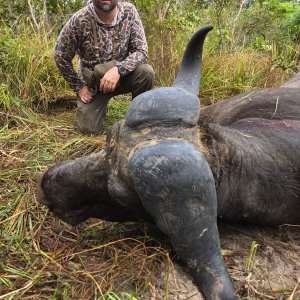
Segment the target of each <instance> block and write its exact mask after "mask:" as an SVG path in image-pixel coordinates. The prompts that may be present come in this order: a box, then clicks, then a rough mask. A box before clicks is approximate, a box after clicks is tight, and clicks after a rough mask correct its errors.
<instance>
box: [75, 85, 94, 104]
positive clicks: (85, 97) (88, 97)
mask: <svg viewBox="0 0 300 300" xmlns="http://www.w3.org/2000/svg"><path fill="white" fill-rule="evenodd" d="M78 97H79V98H80V100H81V101H82V102H83V103H90V102H92V100H93V94H92V92H91V91H90V90H89V88H88V87H87V86H86V85H85V86H84V87H82V89H81V90H80V91H79V92H78Z"/></svg>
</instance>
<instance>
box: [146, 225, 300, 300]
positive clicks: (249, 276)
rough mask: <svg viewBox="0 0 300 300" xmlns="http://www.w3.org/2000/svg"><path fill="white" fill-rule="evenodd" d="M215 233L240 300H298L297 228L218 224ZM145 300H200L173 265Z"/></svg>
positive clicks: (299, 244)
mask: <svg viewBox="0 0 300 300" xmlns="http://www.w3.org/2000/svg"><path fill="white" fill-rule="evenodd" d="M219 230H220V236H221V245H222V250H224V252H225V255H224V258H225V262H226V264H227V267H228V269H229V272H230V275H231V277H232V278H233V280H234V285H235V287H236V290H237V292H238V294H239V295H240V297H241V298H242V299H281V300H283V299H289V300H292V299H298V300H299V299H300V286H299V283H300V227H299V226H290V225H283V226H281V227H279V228H262V227H255V226H246V225H235V224H230V225H228V224H220V226H219ZM252 243H253V245H257V251H256V254H255V255H254V257H253V259H252V260H251V261H250V262H249V258H250V250H251V245H252ZM247 264H248V266H247ZM165 269H167V266H165ZM166 282H167V283H168V289H167V288H166ZM148 297H149V298H146V299H151V300H164V299H169V300H187V299H189V300H200V299H204V298H203V297H202V295H201V293H200V292H199V291H198V289H197V288H196V286H195V285H194V283H193V281H192V279H191V278H190V277H189V276H188V275H187V274H186V273H185V272H184V270H183V269H182V268H181V267H180V266H179V265H178V264H177V263H174V264H173V266H172V267H171V268H170V272H164V273H162V274H160V275H159V276H158V277H157V279H156V282H155V283H154V285H153V287H152V290H151V295H150V296H148Z"/></svg>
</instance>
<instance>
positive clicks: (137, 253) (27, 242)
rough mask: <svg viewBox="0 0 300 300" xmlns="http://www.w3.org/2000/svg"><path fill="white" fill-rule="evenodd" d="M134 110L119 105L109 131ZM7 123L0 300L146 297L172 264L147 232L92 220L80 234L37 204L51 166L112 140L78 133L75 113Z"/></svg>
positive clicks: (2, 138)
mask: <svg viewBox="0 0 300 300" xmlns="http://www.w3.org/2000/svg"><path fill="white" fill-rule="evenodd" d="M115 103H116V102H115ZM127 106H128V101H127V100H126V99H125V100H121V101H120V102H117V104H116V105H114V101H112V103H111V104H110V106H109V113H108V116H107V124H106V126H108V123H109V122H114V121H115V120H116V118H119V117H120V116H121V115H122V116H123V115H124V113H125V111H126V108H127ZM0 120H1V128H2V129H1V135H0V143H1V147H0V149H1V156H0V161H1V165H2V168H1V170H0V178H1V179H0V189H1V195H0V228H1V229H0V234H1V235H0V253H1V254H0V282H1V284H0V299H92V298H91V295H93V299H103V300H104V299H113V298H112V297H115V299H116V300H117V299H118V298H117V297H121V296H122V297H123V298H122V299H132V300H134V299H136V298H135V297H138V295H142V294H144V293H145V291H146V290H147V282H148V281H149V280H151V278H153V276H154V275H155V274H156V272H157V271H158V270H159V266H160V263H161V262H162V261H166V260H168V259H169V258H168V254H167V252H166V250H165V248H162V246H161V245H160V243H159V242H157V241H155V240H153V239H151V238H150V237H149V236H148V234H147V232H146V231H145V230H146V229H144V227H143V226H140V228H139V229H138V228H136V225H133V224H127V225H126V226H125V225H122V224H114V223H108V222H103V221H99V220H97V221H96V220H91V221H89V222H87V223H85V224H84V225H82V226H79V227H78V228H73V227H70V226H68V225H66V224H64V223H63V222H61V221H59V220H57V219H56V218H54V217H53V216H52V215H50V214H49V213H48V211H47V210H46V209H45V207H43V206H41V205H39V204H38V202H37V198H36V188H37V182H38V178H39V176H40V174H41V173H42V172H43V171H44V170H45V169H46V168H47V167H48V166H50V165H52V164H53V163H55V162H58V161H61V160H66V159H73V158H75V157H78V156H82V155H87V154H89V153H92V152H95V151H97V150H99V149H100V148H101V147H103V144H104V140H105V136H103V135H102V136H99V137H97V138H94V137H90V136H83V135H81V134H79V133H78V132H76V130H74V125H75V112H74V111H65V112H59V113H57V114H56V113H53V114H50V115H45V114H38V113H36V112H33V111H32V110H30V109H22V110H21V111H20V112H19V113H18V114H15V113H13V112H9V113H6V114H4V113H1V114H0ZM132 232H135V235H134V236H135V238H132ZM128 289H129V290H128ZM130 289H132V290H130ZM122 290H123V294H118V293H119V292H122ZM116 291H118V292H116ZM125 291H128V294H124V292H125ZM124 297H125V298H124ZM126 297H127V298H126Z"/></svg>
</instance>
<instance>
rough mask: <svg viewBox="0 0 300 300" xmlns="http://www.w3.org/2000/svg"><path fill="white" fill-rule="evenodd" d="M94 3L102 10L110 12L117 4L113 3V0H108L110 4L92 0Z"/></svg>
mask: <svg viewBox="0 0 300 300" xmlns="http://www.w3.org/2000/svg"><path fill="white" fill-rule="evenodd" d="M95 2H96V3H95ZM94 5H95V6H96V7H97V8H99V9H101V10H102V11H105V12H110V11H112V10H113V9H114V8H115V7H116V6H117V3H115V1H112V2H110V4H102V3H99V2H97V1H94Z"/></svg>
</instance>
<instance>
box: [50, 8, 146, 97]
mask: <svg viewBox="0 0 300 300" xmlns="http://www.w3.org/2000/svg"><path fill="white" fill-rule="evenodd" d="M91 18H94V19H95V20H96V22H94V23H96V34H97V42H96V43H97V44H98V48H99V49H98V50H97V49H95V41H94V32H93V28H92V27H93V26H92V22H91ZM116 24H118V25H117V26H115V25H107V24H103V23H102V22H101V21H100V19H99V18H98V17H97V15H96V12H95V10H94V8H93V6H92V5H91V2H90V5H88V6H86V7H85V8H82V9H81V10H79V11H78V12H76V13H75V14H74V15H73V16H72V17H71V18H70V20H69V21H68V22H67V23H66V25H65V26H64V28H63V29H62V31H61V33H60V35H59V37H58V40H57V44H56V47H55V51H54V59H55V62H56V64H57V66H58V68H59V70H60V71H61V73H62V74H63V76H64V78H65V79H66V81H67V82H68V84H69V85H70V87H71V88H72V89H73V90H74V91H78V90H79V89H80V88H81V87H83V86H84V85H86V83H85V82H84V80H83V78H82V76H81V72H80V70H81V67H85V66H86V67H90V68H92V67H93V66H95V65H96V64H99V63H100V64H101V63H105V62H108V61H111V60H112V59H115V60H116V61H117V66H121V68H122V70H123V75H126V74H128V73H130V72H132V71H133V70H134V69H135V68H136V67H137V66H138V65H139V64H142V63H145V62H146V61H147V59H148V47H147V42H146V37H145V33H144V28H143V25H142V22H141V19H140V17H139V14H138V12H137V10H136V8H135V7H134V6H133V5H132V4H130V3H126V2H119V3H118V13H117V16H116ZM115 31H118V32H115ZM116 35H117V39H118V43H117V44H116V45H114V40H115V36H116ZM96 51H99V54H98V59H97V55H96ZM113 52H115V53H114V55H113ZM76 54H77V55H78V56H79V58H80V63H79V74H78V73H77V72H75V70H74V67H73V64H72V60H73V58H74V56H75V55H76ZM113 56H114V57H113Z"/></svg>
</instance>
